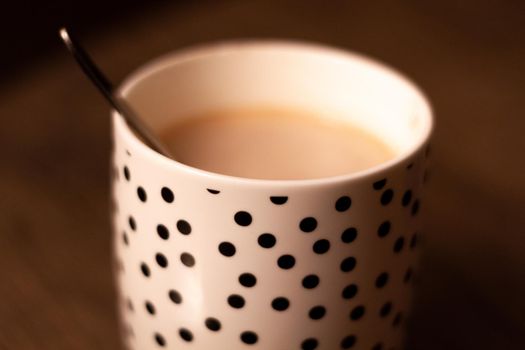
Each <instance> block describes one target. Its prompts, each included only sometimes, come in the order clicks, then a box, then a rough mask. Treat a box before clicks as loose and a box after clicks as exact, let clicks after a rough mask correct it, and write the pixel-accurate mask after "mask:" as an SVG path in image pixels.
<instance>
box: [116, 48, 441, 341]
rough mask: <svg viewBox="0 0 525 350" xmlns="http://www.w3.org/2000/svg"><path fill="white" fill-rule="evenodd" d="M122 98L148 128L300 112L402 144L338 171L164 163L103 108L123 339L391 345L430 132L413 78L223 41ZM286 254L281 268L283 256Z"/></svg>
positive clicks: (357, 63) (325, 55)
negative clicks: (289, 172)
mask: <svg viewBox="0 0 525 350" xmlns="http://www.w3.org/2000/svg"><path fill="white" fill-rule="evenodd" d="M121 91H122V93H123V94H124V95H125V96H126V97H127V98H128V99H129V101H130V102H131V103H132V104H133V106H134V107H135V108H136V109H137V111H138V112H139V114H140V115H141V116H143V117H147V118H148V120H147V122H148V123H149V124H150V126H151V127H152V128H153V129H154V130H159V129H162V128H163V127H165V126H166V125H168V124H169V123H170V121H171V120H173V119H174V118H184V117H186V116H187V115H192V114H196V112H204V111H206V110H210V109H214V108H217V107H226V106H232V105H234V106H241V105H260V104H262V105H269V104H270V105H277V106H290V107H293V106H300V107H301V108H305V107H306V108H309V109H312V110H319V111H325V112H326V111H332V112H333V113H330V115H331V116H333V117H334V118H347V119H348V120H350V121H351V122H353V123H356V124H358V125H360V126H362V127H363V128H366V129H368V130H369V131H371V132H373V133H375V134H376V135H379V136H380V137H382V138H383V139H384V140H386V141H387V142H388V143H389V144H390V145H391V147H393V148H394V149H396V150H397V152H398V153H399V155H398V156H397V157H396V158H395V159H393V160H392V161H389V162H387V163H384V164H381V165H379V166H377V167H374V168H371V169H367V170H366V171H363V172H359V173H354V174H349V175H344V176H336V177H331V178H325V179H314V180H286V181H275V180H255V179H243V178H236V177H231V176H225V175H219V174H214V173H209V172H206V171H202V170H199V169H194V168H191V167H189V166H186V165H183V164H180V163H177V162H175V161H173V160H170V159H167V158H165V157H163V156H162V155H160V154H157V153H156V152H154V151H153V150H151V149H149V148H148V147H147V146H145V145H144V144H143V143H142V142H141V141H140V140H139V139H138V138H137V137H135V136H134V135H133V133H132V132H131V131H130V130H129V129H128V128H127V127H126V125H125V123H124V121H123V120H122V119H121V118H120V116H118V115H116V114H113V127H114V140H115V147H114V157H113V159H114V167H115V177H114V183H113V195H114V200H115V211H114V238H115V239H114V247H115V257H116V261H117V266H118V268H117V272H116V276H117V283H118V290H119V300H120V304H119V305H120V311H121V318H122V324H123V330H124V340H125V343H126V345H127V346H128V348H130V349H140V350H147V349H160V348H167V349H198V350H204V349H206V350H208V349H218V350H237V349H239V350H241V349H251V348H253V349H264V350H289V349H320V350H323V349H329V350H333V349H350V348H353V349H367V350H368V349H374V350H378V349H387V350H390V349H401V346H402V340H403V322H404V320H405V319H406V316H407V314H408V312H409V309H410V296H411V286H410V283H409V282H410V278H411V276H409V274H410V273H411V271H414V269H416V261H417V249H415V248H416V247H415V242H416V238H415V237H417V232H418V212H419V206H420V203H421V188H422V182H423V177H424V170H425V164H424V163H425V157H426V156H425V149H426V147H427V141H428V138H429V135H430V133H431V129H432V117H431V111H430V108H429V105H428V103H427V102H426V100H425V98H424V97H423V95H422V94H421V93H420V92H419V90H418V89H417V88H416V87H414V85H413V84H411V83H410V82H409V81H408V80H407V79H405V78H403V77H402V76H401V75H399V74H398V73H396V72H394V71H393V70H392V69H390V68H388V67H386V66H384V65H382V64H379V63H377V62H375V61H373V60H370V59H368V58H365V57H363V56H360V55H356V54H352V53H348V52H344V51H340V50H336V49H332V48H327V47H322V46H316V45H310V44H302V43H289V42H246V43H238V42H236V43H225V44H216V45H209V46H204V47H200V48H196V49H190V50H186V51H183V52H180V53H175V54H171V55H167V56H165V57H162V58H160V59H158V60H156V61H154V62H152V63H150V64H149V65H147V66H145V67H144V68H142V69H140V70H139V71H138V72H136V73H134V74H133V75H132V76H131V77H130V78H129V79H128V80H127V81H126V82H125V83H124V85H123V87H122V89H121ZM323 114H325V113H323ZM164 188H166V189H164ZM168 189H169V190H168ZM170 193H171V194H173V200H172V201H171V196H170ZM274 196H279V197H286V201H285V199H284V198H280V199H275V198H273V200H272V198H271V197H274ZM284 201H285V202H284ZM282 202H284V203H282ZM238 213H240V214H238ZM246 213H248V214H249V215H248V214H246ZM236 218H237V220H236ZM305 218H314V219H315V223H316V225H310V227H308V225H307V223H310V224H312V222H314V220H312V219H308V220H306V221H303V220H304V219H305ZM301 222H303V224H301ZM159 225H162V226H159ZM314 226H315V228H314ZM301 227H302V228H301ZM311 229H313V230H311ZM310 230H311V232H304V231H310ZM265 233H270V234H272V235H273V237H274V238H275V240H276V242H275V244H274V245H273V246H272V247H263V246H262V245H266V246H269V245H271V244H270V243H272V242H271V239H270V240H268V239H266V240H264V239H263V238H268V237H270V236H268V235H265V236H263V238H259V237H260V236H261V235H262V234H265ZM224 242H228V243H230V244H232V245H233V246H234V247H235V253H234V254H233V255H232V256H228V255H231V253H232V250H231V246H228V245H227V244H222V245H221V243H224ZM316 242H319V243H316ZM327 242H328V244H327ZM261 244H262V245H261ZM327 245H329V247H327ZM219 247H221V248H222V249H220V248H219ZM228 247H230V249H226V248H228ZM327 248H328V250H327ZM221 250H222V253H221ZM326 250H327V251H326ZM316 251H317V252H316ZM325 251H326V252H325ZM224 254H226V255H224ZM286 255H290V256H293V258H294V262H295V263H294V264H293V266H292V267H290V266H289V265H288V266H285V265H286V264H284V263H289V264H290V261H291V260H290V259H288V260H287V259H286V258H282V259H281V260H280V257H282V256H286ZM192 262H193V264H192ZM280 264H281V265H282V266H279V265H280ZM290 265H291V264H290ZM143 266H147V269H145V268H144V267H143ZM283 267H288V268H283ZM145 270H147V271H145ZM148 271H149V274H147V275H149V276H146V275H145V274H144V272H148ZM246 273H249V274H252V275H253V276H255V279H256V281H255V285H253V286H251V284H253V278H248V277H251V276H244V277H243V278H241V279H242V282H243V283H244V284H245V285H242V284H241V282H240V280H239V278H240V276H241V275H243V274H246ZM385 273H386V274H387V275H388V277H387V278H384V276H385V275H384V274H385ZM309 275H315V276H317V277H318V279H319V283H318V284H317V285H315V283H314V282H315V281H316V278H315V277H308V278H307V279H306V281H308V282H309V283H310V285H308V283H306V284H307V286H308V287H312V288H306V287H305V286H303V280H304V279H305V277H306V276H309ZM383 284H384V285H383ZM314 285H315V287H314ZM378 285H379V287H378ZM354 286H357V289H356V288H355V287H354ZM170 291H172V292H171V296H170ZM173 291H176V293H175V292H173ZM354 294H355V295H354ZM232 296H240V297H241V298H242V301H244V303H242V302H240V298H239V297H232ZM179 297H180V298H181V300H179ZM276 298H285V299H286V300H284V299H276ZM229 300H230V301H231V303H232V304H233V305H234V306H240V304H243V306H242V307H240V308H236V307H234V306H231V305H230V303H229ZM179 301H180V302H179ZM286 301H288V307H287V308H286V309H285V310H276V309H282V308H284V307H285V306H286V304H287V303H286ZM177 302H178V303H177ZM272 304H273V306H274V307H273V306H272ZM389 305H390V307H389ZM323 310H324V313H323V312H322V311H323ZM363 311H364V312H363ZM361 312H363V313H362V315H361V316H360V313H361ZM320 316H321V317H320ZM319 317H320V318H319ZM209 318H213V319H215V320H217V321H219V322H220V329H219V330H213V329H215V328H216V327H217V323H215V322H210V320H208V322H206V320H207V319H209ZM210 328H211V329H210ZM247 332H248V333H247ZM250 332H251V333H250ZM190 335H191V340H189V338H190ZM254 335H256V339H255V337H254ZM254 340H256V341H255V343H253V341H254ZM250 343H253V344H250Z"/></svg>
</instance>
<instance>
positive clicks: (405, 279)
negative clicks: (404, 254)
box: [403, 267, 413, 284]
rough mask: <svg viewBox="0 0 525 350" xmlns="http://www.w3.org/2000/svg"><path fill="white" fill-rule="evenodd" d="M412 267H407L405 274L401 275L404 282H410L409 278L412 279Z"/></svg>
mask: <svg viewBox="0 0 525 350" xmlns="http://www.w3.org/2000/svg"><path fill="white" fill-rule="evenodd" d="M412 274H413V272H412V269H411V268H410V267H409V268H408V269H407V270H406V272H405V276H404V277H403V282H404V283H405V284H406V283H408V282H410V280H411V279H412Z"/></svg>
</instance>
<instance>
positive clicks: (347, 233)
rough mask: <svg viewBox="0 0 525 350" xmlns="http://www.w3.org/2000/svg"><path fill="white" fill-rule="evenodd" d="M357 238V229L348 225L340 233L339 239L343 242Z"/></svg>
mask: <svg viewBox="0 0 525 350" xmlns="http://www.w3.org/2000/svg"><path fill="white" fill-rule="evenodd" d="M356 238H357V229H356V228H355V227H349V228H347V229H346V230H344V231H343V233H342V234H341V241H343V243H352V242H353V241H355V239H356Z"/></svg>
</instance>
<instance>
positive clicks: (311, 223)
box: [299, 216, 317, 233]
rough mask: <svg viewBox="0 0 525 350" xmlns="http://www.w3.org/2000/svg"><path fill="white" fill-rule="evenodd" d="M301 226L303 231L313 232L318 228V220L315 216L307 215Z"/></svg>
mask: <svg viewBox="0 0 525 350" xmlns="http://www.w3.org/2000/svg"><path fill="white" fill-rule="evenodd" d="M299 228H300V229H301V231H303V232H307V233H308V232H312V231H314V230H315V229H316V228H317V220H316V219H315V218H313V217H311V216H310V217H307V218H304V219H302V220H301V222H300V223H299Z"/></svg>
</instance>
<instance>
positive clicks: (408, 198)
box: [401, 190, 412, 207]
mask: <svg viewBox="0 0 525 350" xmlns="http://www.w3.org/2000/svg"><path fill="white" fill-rule="evenodd" d="M411 201H412V191H410V190H407V191H406V192H405V193H404V194H403V197H402V198H401V205H402V206H404V207H406V206H408V205H409V204H410V202H411Z"/></svg>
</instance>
